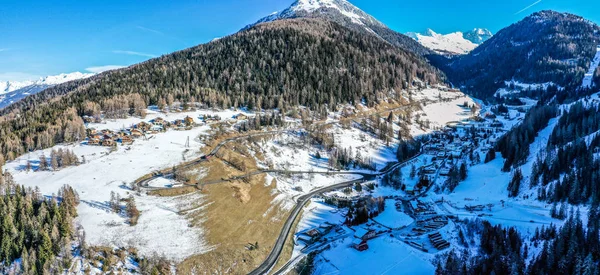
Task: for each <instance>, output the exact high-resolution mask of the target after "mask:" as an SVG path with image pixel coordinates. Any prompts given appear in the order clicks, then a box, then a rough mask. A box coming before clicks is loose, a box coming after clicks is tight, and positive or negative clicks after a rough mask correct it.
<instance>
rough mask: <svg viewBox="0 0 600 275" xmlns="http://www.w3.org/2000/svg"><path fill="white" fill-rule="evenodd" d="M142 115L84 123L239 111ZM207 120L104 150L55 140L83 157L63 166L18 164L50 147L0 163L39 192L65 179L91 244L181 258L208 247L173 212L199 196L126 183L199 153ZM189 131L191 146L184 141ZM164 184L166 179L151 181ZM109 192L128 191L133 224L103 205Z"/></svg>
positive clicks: (52, 191) (35, 161) (48, 191)
mask: <svg viewBox="0 0 600 275" xmlns="http://www.w3.org/2000/svg"><path fill="white" fill-rule="evenodd" d="M149 112H150V114H149V115H148V116H147V117H146V118H145V119H141V118H129V119H124V120H114V121H110V122H107V123H105V124H90V125H89V126H92V127H96V128H98V129H112V130H118V129H120V128H122V127H123V126H129V125H131V124H133V123H136V122H139V121H142V120H144V121H148V120H150V119H152V118H154V117H158V116H161V117H166V118H167V119H169V120H174V119H176V118H183V117H185V116H188V115H189V116H192V117H193V118H195V119H196V118H197V117H198V116H199V115H200V114H203V113H210V114H217V115H220V116H221V117H222V118H228V117H231V116H233V114H236V113H239V111H233V110H227V111H222V112H211V111H206V110H202V111H196V112H187V113H183V112H182V113H174V114H169V115H164V114H158V113H154V112H152V111H149ZM209 129H210V127H209V126H207V125H204V126H200V127H196V128H193V129H192V130H190V131H174V130H170V131H167V132H166V133H159V134H156V135H154V137H153V138H150V139H149V140H142V139H138V140H136V141H135V142H134V143H133V145H131V146H118V147H117V150H116V151H114V152H110V153H109V149H108V148H106V147H99V146H87V145H80V144H71V145H59V146H55V147H54V149H58V148H66V149H70V150H73V151H74V152H75V154H76V155H77V156H79V158H80V160H81V159H82V157H81V156H85V159H86V161H87V163H85V164H81V165H79V166H74V167H67V168H63V169H61V170H59V171H43V172H26V171H24V169H23V168H24V167H25V165H26V163H27V161H28V160H31V162H32V163H33V166H34V169H36V168H37V165H38V160H39V157H40V156H41V155H42V153H43V154H44V155H45V156H46V157H49V156H50V151H51V149H46V150H41V151H34V152H32V153H30V154H27V155H23V156H21V157H20V158H18V159H16V160H15V161H12V162H9V163H7V164H6V165H5V167H4V168H5V169H7V170H8V171H10V172H11V173H12V174H13V175H14V177H15V180H16V182H17V183H18V184H22V185H25V186H29V187H35V186H39V188H40V191H41V192H42V194H43V195H45V196H51V195H52V194H55V193H56V192H57V191H58V190H59V188H60V187H61V186H62V185H64V184H69V185H71V186H72V187H73V188H74V189H75V190H76V191H77V192H78V193H79V196H80V199H81V203H80V205H79V206H78V214H79V216H78V218H77V219H76V222H77V223H79V224H81V225H82V226H83V228H84V230H85V232H86V241H87V242H88V243H89V244H91V245H108V246H119V247H121V246H129V245H131V246H135V247H137V248H138V249H139V251H140V253H141V254H142V255H152V254H153V253H158V254H159V255H164V256H166V257H167V258H169V259H173V260H176V261H179V260H183V259H184V258H186V257H189V256H191V255H194V254H199V253H203V252H206V251H208V250H210V249H211V248H210V247H209V246H208V245H207V244H206V242H205V241H204V239H203V231H202V229H201V228H197V227H189V224H188V221H187V220H186V218H185V216H181V215H178V214H177V212H178V211H180V210H181V209H188V208H189V206H190V204H191V203H193V202H197V201H199V200H202V196H201V195H187V196H180V197H175V198H162V197H155V196H148V195H145V194H143V193H142V194H139V195H138V194H134V192H133V191H131V190H130V188H129V187H128V186H129V184H130V183H131V182H133V181H134V180H135V179H137V178H139V177H141V176H143V175H145V174H148V173H150V172H151V171H155V170H159V169H164V168H168V167H172V166H174V165H177V164H179V163H181V162H183V161H184V159H183V158H185V159H186V160H189V159H192V158H197V157H199V156H200V155H201V153H200V151H199V150H198V148H200V147H202V146H203V144H201V143H200V142H199V141H198V140H196V139H195V137H196V136H198V135H201V134H207V132H208V131H209ZM188 137H190V143H191V148H194V149H190V148H186V147H185V146H184V144H185V142H186V140H187V138H188ZM154 184H155V185H157V186H160V185H161V184H162V185H163V186H164V185H165V184H168V182H155V183H154ZM111 192H115V193H117V194H119V195H120V196H121V197H122V198H126V197H128V196H129V195H132V194H134V198H135V200H136V203H137V206H138V209H139V210H140V212H141V216H140V219H139V221H138V224H137V225H136V226H130V225H129V224H127V223H126V217H124V216H121V215H118V214H116V213H114V212H111V211H110V210H109V207H108V201H109V200H110V194H111Z"/></svg>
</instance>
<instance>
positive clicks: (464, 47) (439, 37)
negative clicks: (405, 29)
mask: <svg viewBox="0 0 600 275" xmlns="http://www.w3.org/2000/svg"><path fill="white" fill-rule="evenodd" d="M406 35H407V36H409V37H412V38H413V39H415V40H417V41H418V42H419V43H421V45H423V46H425V47H427V48H429V49H431V50H434V51H435V52H437V53H439V54H451V55H455V54H466V53H468V52H470V51H472V50H473V49H475V48H476V47H477V46H478V45H479V44H481V43H483V42H485V40H487V39H489V38H490V37H491V36H492V33H491V32H490V31H488V30H486V29H478V28H476V29H473V30H471V31H468V32H465V33H462V32H453V33H449V34H439V33H436V32H435V31H433V30H432V29H427V30H426V31H425V33H423V34H421V33H414V32H409V33H407V34H406Z"/></svg>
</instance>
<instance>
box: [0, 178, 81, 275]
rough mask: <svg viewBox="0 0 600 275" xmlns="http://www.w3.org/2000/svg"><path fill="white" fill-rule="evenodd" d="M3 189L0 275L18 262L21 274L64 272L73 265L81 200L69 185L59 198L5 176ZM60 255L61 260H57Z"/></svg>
mask: <svg viewBox="0 0 600 275" xmlns="http://www.w3.org/2000/svg"><path fill="white" fill-rule="evenodd" d="M3 178H4V180H3V182H2V185H1V186H0V190H1V191H0V192H1V195H0V213H1V214H0V262H1V264H0V266H1V267H0V272H2V270H3V269H5V268H7V267H8V266H10V265H11V264H12V263H13V262H14V261H15V260H16V259H21V265H20V266H19V267H18V270H19V273H22V274H50V273H61V272H62V271H63V269H64V268H68V267H70V265H71V259H72V255H71V245H72V244H71V242H72V241H73V239H74V234H75V230H74V228H73V218H74V217H76V216H77V209H76V207H77V205H78V204H79V197H78V195H77V193H76V192H75V191H74V190H73V189H72V188H71V187H69V186H68V185H65V186H63V187H62V188H61V189H60V190H59V192H58V198H52V199H48V198H45V197H43V196H42V195H40V193H39V191H38V190H33V189H31V188H25V187H22V186H20V185H16V184H15V183H14V180H13V179H12V176H11V175H10V173H5V175H4V176H3ZM58 256H60V259H59V258H57V257H58Z"/></svg>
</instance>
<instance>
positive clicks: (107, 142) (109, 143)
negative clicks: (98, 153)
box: [102, 138, 117, 147]
mask: <svg viewBox="0 0 600 275" xmlns="http://www.w3.org/2000/svg"><path fill="white" fill-rule="evenodd" d="M115 145H117V144H116V143H115V141H114V140H113V139H112V138H108V139H104V140H102V146H106V147H111V146H115Z"/></svg>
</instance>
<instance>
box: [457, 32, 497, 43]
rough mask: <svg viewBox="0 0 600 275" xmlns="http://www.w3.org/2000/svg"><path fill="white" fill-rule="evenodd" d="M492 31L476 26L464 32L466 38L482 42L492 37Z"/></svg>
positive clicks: (474, 41)
mask: <svg viewBox="0 0 600 275" xmlns="http://www.w3.org/2000/svg"><path fill="white" fill-rule="evenodd" d="M492 35H493V34H492V32H491V31H489V30H488V29H482V28H474V29H472V30H470V31H468V32H465V33H464V38H465V39H467V40H469V41H471V42H473V43H475V44H481V43H483V42H485V41H486V40H488V39H490V38H491V37H492Z"/></svg>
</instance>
